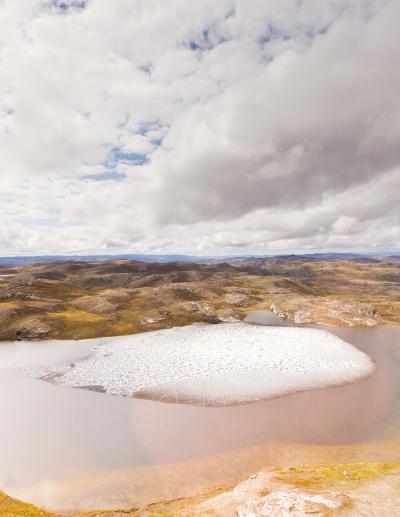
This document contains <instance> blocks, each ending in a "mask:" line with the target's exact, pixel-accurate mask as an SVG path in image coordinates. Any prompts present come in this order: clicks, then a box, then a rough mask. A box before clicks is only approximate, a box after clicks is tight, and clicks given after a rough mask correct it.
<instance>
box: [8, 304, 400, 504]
mask: <svg viewBox="0 0 400 517" xmlns="http://www.w3.org/2000/svg"><path fill="white" fill-rule="evenodd" d="M247 321H248V322H249V323H252V324H262V325H293V322H288V321H285V320H281V319H280V318H278V317H276V316H274V315H273V314H271V313H266V312H253V313H249V315H248V317H247ZM317 328H322V327H317ZM326 329H327V330H329V331H330V332H332V333H334V334H336V335H337V336H339V337H341V338H343V339H344V340H346V341H348V342H349V343H351V344H353V345H354V346H356V347H357V348H359V349H361V350H363V351H364V352H366V353H367V354H368V355H370V356H371V357H372V358H373V359H374V361H375V362H376V363H377V365H378V368H377V371H376V372H375V374H374V375H373V376H372V377H370V378H368V379H366V380H364V381H362V382H359V383H357V384H352V385H346V386H341V387H335V388H324V389H318V390H314V391H308V392H303V393H297V394H294V395H290V396H286V397H282V398H278V399H274V400H269V401H265V402H257V403H253V404H247V405H240V406H231V407H218V408H214V407H199V406H190V405H183V404H167V403H161V402H155V401H151V400H143V399H127V398H121V397H113V396H110V395H105V394H102V393H96V392H94V391H87V390H80V389H73V388H64V387H59V386H54V385H52V384H49V383H47V382H44V381H38V380H34V379H30V378H27V377H24V376H22V375H21V374H20V373H18V372H17V371H16V368H17V367H18V366H22V365H23V364H27V363H29V362H32V361H34V362H37V363H38V364H40V363H43V362H46V363H48V364H51V363H54V364H57V362H59V361H64V360H65V359H66V358H67V359H68V361H70V362H74V361H77V360H78V359H80V358H83V357H85V356H86V355H87V354H88V349H89V344H88V343H87V342H74V341H71V342H59V343H54V342H52V343H51V344H50V343H46V342H31V343H19V342H17V343H3V344H1V345H0V364H1V369H0V415H1V426H0V458H1V460H0V489H2V490H4V491H5V492H7V493H8V494H10V495H12V496H14V497H17V498H19V499H22V500H25V501H29V502H32V503H35V504H37V505H40V506H43V507H45V508H47V509H50V510H58V511H69V510H71V511H72V510H79V509H82V510H83V509H91V508H113V507H114V508H115V507H130V506H137V505H142V504H146V503H149V502H152V501H156V500H159V499H162V498H173V497H179V496H185V495H193V494H195V493H196V492H199V491H202V490H205V489H207V488H209V487H212V486H215V485H221V484H229V483H235V482H237V481H238V480H240V479H242V478H243V477H246V476H248V475H250V474H251V473H253V472H255V471H257V469H260V468H262V467H267V466H271V465H296V464H305V463H321V462H340V461H343V462H347V461H349V462H350V461H387V462H393V461H399V460H400V404H399V400H400V397H399V378H400V375H399V368H400V326H378V327H370V328H362V329H361V328H336V327H326Z"/></svg>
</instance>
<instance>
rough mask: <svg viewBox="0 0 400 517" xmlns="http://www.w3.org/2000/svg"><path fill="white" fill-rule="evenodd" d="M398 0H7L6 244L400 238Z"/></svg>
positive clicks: (254, 246)
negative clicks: (399, 199) (191, 0)
mask: <svg viewBox="0 0 400 517" xmlns="http://www.w3.org/2000/svg"><path fill="white" fill-rule="evenodd" d="M399 19H400V3H399V2H398V1H397V0H392V1H391V0H387V1H386V0H375V1H374V0H332V1H329V0H322V1H320V0H303V1H302V0H252V1H251V2H250V1H248V0H218V1H215V0H199V1H193V2H189V1H187V0H166V1H159V0H157V1H156V0H154V1H153V0H118V1H115V0H88V1H84V0H64V1H57V0H0V27H1V32H0V201H1V204H0V220H1V225H0V254H1V255H7V254H26V253H35V254H39V253H40V254H45V253H86V252H101V253H117V252H132V253H135V252H136V253H143V252H147V253H175V252H180V253H193V254H231V253H241V254H249V253H275V252H296V251H302V252H303V251H310V252H311V251H321V250H336V251H343V250H349V249H353V250H388V249H398V248H399V242H400V224H399V223H400V210H399V201H398V198H399V192H400V172H399V168H400V152H399V142H400V95H399V92H400V52H399V48H400V33H399V30H398V23H399Z"/></svg>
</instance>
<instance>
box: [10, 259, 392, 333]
mask: <svg viewBox="0 0 400 517" xmlns="http://www.w3.org/2000/svg"><path fill="white" fill-rule="evenodd" d="M255 309H260V310H272V311H273V312H275V313H276V314H278V315H279V316H282V317H284V318H289V319H292V320H294V321H296V322H298V323H320V324H328V325H342V326H362V325H376V324H379V323H384V322H393V323H400V260H399V259H397V258H392V259H388V258H386V259H381V260H378V259H352V260H331V261H327V260H319V259H315V258H306V259H305V258H293V257H288V258H272V259H271V258H266V259H236V260H232V261H230V263H210V264H193V263H179V262H177V263H171V264H159V263H154V264H151V263H143V262H137V261H128V260H107V261H101V262H83V261H55V262H47V263H39V264H32V265H25V266H14V267H7V266H1V267H0V339H2V340H7V339H9V340H14V339H45V338H60V339H66V338H73V339H80V338H90V337H99V336H110V335H122V334H132V333H136V332H143V331H146V330H155V329H160V328H165V327H171V326H177V325H185V324H188V323H193V322H196V321H205V322H211V323H218V322H220V321H228V322H229V321H235V320H238V319H242V318H243V317H244V316H245V314H246V312H248V311H249V310H255Z"/></svg>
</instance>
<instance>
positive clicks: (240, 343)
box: [25, 323, 375, 406]
mask: <svg viewBox="0 0 400 517" xmlns="http://www.w3.org/2000/svg"><path fill="white" fill-rule="evenodd" d="M87 341H90V342H91V343H92V344H93V345H94V347H93V348H92V352H91V355H90V357H89V358H86V359H84V360H81V361H78V362H77V363H75V364H74V365H70V366H68V367H65V365H64V366H63V367H62V368H54V369H52V368H49V367H43V368H39V369H37V368H32V369H25V371H26V372H27V373H28V374H30V375H32V376H35V377H41V378H46V379H52V382H54V383H55V384H59V385H64V386H73V387H93V389H99V387H101V388H102V389H104V390H105V391H106V392H107V393H111V394H114V395H123V396H129V397H133V396H139V397H145V398H152V399H157V400H164V401H173V402H186V403H193V404H201V405H215V406H218V405H234V404H241V403H247V402H254V401H257V400H265V399H269V398H273V397H277V396H281V395H285V394H288V393H294V392H297V391H304V390H309V389H315V388H321V387H327V386H340V385H342V384H347V383H351V382H356V381H358V380H361V379H363V378H365V377H367V376H369V375H371V374H372V373H373V372H374V370H375V364H374V363H373V361H372V360H371V359H370V358H369V357H368V356H367V355H366V354H364V353H363V352H361V351H359V350H357V349H356V348H355V347H353V346H352V345H350V344H349V343H346V342H345V341H343V340H341V339H340V338H338V337H336V336H334V335H333V334H331V333H329V332H327V331H325V330H317V329H308V328H296V327H267V326H256V325H250V324H246V323H228V324H218V325H201V324H200V325H199V324H195V325H190V326H186V327H175V328H171V329H165V330H159V331H155V332H146V333H142V334H135V335H132V336H122V337H110V338H101V339H98V340H97V339H93V340H87ZM96 345H98V346H96Z"/></svg>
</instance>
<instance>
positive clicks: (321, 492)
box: [0, 463, 400, 517]
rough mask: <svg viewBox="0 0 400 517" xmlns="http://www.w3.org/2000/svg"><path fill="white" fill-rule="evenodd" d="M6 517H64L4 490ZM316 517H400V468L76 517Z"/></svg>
mask: <svg viewBox="0 0 400 517" xmlns="http://www.w3.org/2000/svg"><path fill="white" fill-rule="evenodd" d="M0 514H1V515H2V517H20V516H24V517H51V516H52V517H61V516H60V515H59V514H55V513H49V512H46V511H44V510H40V509H39V508H36V507H34V506H32V505H28V504H25V503H22V502H20V501H16V500H15V499H12V498H10V497H8V496H6V495H5V494H3V493H1V492H0ZM307 515H313V516H314V517H315V516H317V517H333V516H336V515H338V516H339V515H340V516H342V515H343V516H349V517H350V516H351V517H356V516H361V515H362V516H371V517H372V516H373V517H378V516H379V517H385V516H387V517H389V516H390V517H396V516H399V515H400V464H382V463H353V464H340V465H316V466H315V465H313V466H305V467H292V468H275V469H271V470H266V471H261V472H258V473H257V474H255V475H254V476H252V477H250V478H249V479H246V480H244V481H243V482H241V483H239V484H237V485H236V486H233V487H219V488H215V489H214V490H212V491H210V492H208V493H204V494H201V495H197V496H194V497H189V498H182V499H177V500H173V501H165V502H160V503H157V504H152V505H149V506H146V507H144V508H141V509H132V510H110V511H92V512H81V513H78V514H74V517H123V516H131V517H200V516H204V517H205V516H208V517H212V516H214V517H265V516H274V517H286V516H288V517H289V516H290V517H303V516H307Z"/></svg>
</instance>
